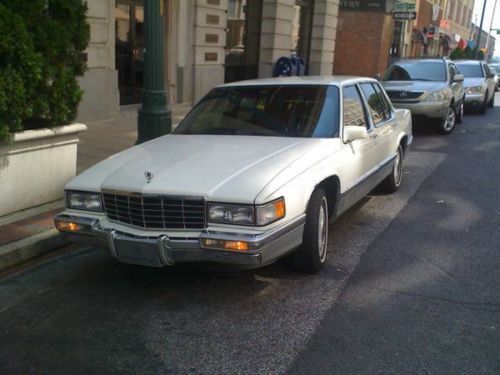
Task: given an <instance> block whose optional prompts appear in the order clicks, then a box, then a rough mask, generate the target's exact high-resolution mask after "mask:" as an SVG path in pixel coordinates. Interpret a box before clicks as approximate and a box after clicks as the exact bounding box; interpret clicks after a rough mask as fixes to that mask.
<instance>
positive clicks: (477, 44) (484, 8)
mask: <svg viewBox="0 0 500 375" xmlns="http://www.w3.org/2000/svg"><path fill="white" fill-rule="evenodd" d="M486 1H487V0H484V3H483V12H482V13H481V22H480V24H479V30H478V32H477V37H476V38H477V39H476V48H474V57H475V58H476V59H477V56H478V53H479V42H480V41H481V31H482V30H483V21H484V12H485V10H486ZM476 26H477V24H476Z"/></svg>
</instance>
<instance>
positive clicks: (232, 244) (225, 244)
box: [201, 238, 248, 251]
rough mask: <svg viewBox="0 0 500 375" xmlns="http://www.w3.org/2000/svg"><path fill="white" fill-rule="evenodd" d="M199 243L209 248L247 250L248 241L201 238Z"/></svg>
mask: <svg viewBox="0 0 500 375" xmlns="http://www.w3.org/2000/svg"><path fill="white" fill-rule="evenodd" d="M201 245H202V246H203V247H205V248H209V249H219V250H232V251H248V242H245V241H225V240H212V239H208V238H203V239H202V240H201Z"/></svg>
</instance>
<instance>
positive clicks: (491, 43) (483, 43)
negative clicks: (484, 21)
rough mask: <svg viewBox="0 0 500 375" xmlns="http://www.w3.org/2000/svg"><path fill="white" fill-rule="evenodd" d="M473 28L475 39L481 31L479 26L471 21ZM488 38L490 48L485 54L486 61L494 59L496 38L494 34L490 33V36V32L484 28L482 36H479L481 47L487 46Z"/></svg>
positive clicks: (473, 37)
mask: <svg viewBox="0 0 500 375" xmlns="http://www.w3.org/2000/svg"><path fill="white" fill-rule="evenodd" d="M471 29H472V34H471V36H472V39H473V40H474V41H476V40H477V33H478V32H479V26H477V25H474V24H473V23H471ZM487 40H488V49H487V53H486V54H485V60H486V61H492V58H493V53H494V52H495V42H496V39H495V37H494V36H493V34H490V36H489V38H488V33H487V32H486V31H484V30H481V36H480V37H479V48H486V41H487Z"/></svg>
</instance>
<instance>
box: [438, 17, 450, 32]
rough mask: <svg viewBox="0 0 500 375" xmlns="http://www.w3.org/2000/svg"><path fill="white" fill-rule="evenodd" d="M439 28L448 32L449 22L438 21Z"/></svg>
mask: <svg viewBox="0 0 500 375" xmlns="http://www.w3.org/2000/svg"><path fill="white" fill-rule="evenodd" d="M439 27H440V28H441V29H445V30H449V29H450V20H446V19H442V20H441V21H439Z"/></svg>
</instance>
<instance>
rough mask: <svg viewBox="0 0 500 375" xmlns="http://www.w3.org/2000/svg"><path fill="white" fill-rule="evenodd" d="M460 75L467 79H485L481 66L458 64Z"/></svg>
mask: <svg viewBox="0 0 500 375" xmlns="http://www.w3.org/2000/svg"><path fill="white" fill-rule="evenodd" d="M457 65H458V69H460V73H462V74H463V75H464V77H467V78H479V77H484V74H483V70H482V69H481V65H480V64H460V63H457Z"/></svg>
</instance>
